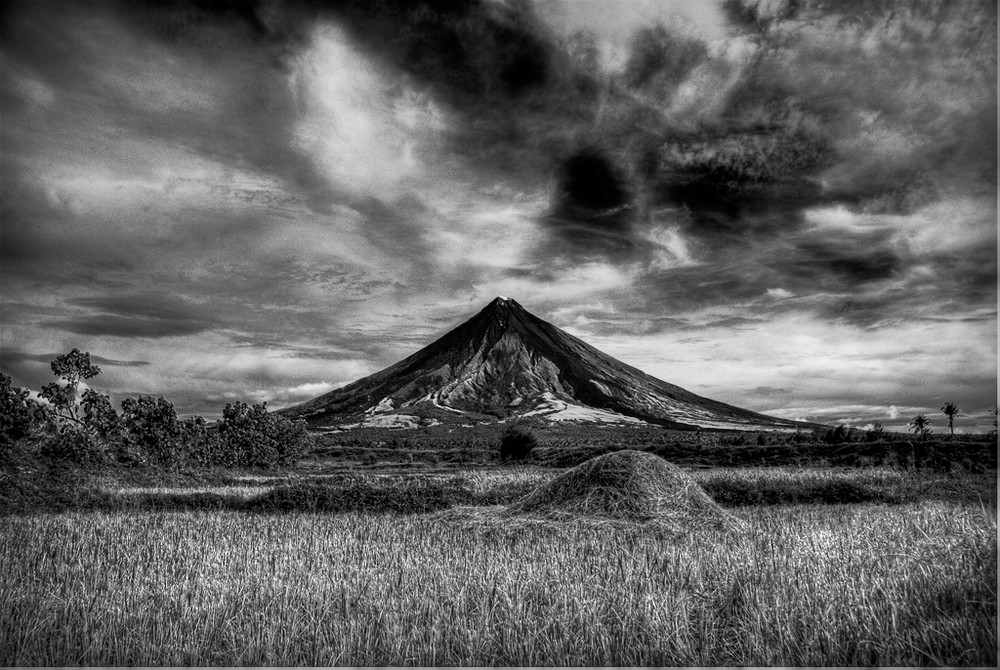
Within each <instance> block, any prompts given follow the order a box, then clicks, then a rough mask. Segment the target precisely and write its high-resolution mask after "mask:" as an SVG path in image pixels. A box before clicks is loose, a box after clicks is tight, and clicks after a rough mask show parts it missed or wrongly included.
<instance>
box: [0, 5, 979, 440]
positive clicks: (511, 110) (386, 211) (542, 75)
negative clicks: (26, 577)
mask: <svg viewBox="0 0 1000 670" xmlns="http://www.w3.org/2000/svg"><path fill="white" fill-rule="evenodd" d="M2 11H3V16H2V17H0V55H2V59H3V67H2V69H0V105H2V109H0V111H2V120H0V144H2V152H0V188H2V194H3V199H2V210H0V226H2V227H0V281H2V286H0V289H2V305H0V324H2V325H0V328H2V331H0V336H2V351H0V370H2V371H4V372H5V373H7V374H10V375H11V376H13V377H14V380H15V383H16V384H19V385H24V386H28V387H30V388H33V389H37V388H39V387H40V386H41V385H42V384H44V383H46V382H48V381H50V380H51V373H50V371H49V369H48V365H47V363H48V361H49V360H51V358H52V357H54V356H55V355H56V354H59V353H63V352H66V351H68V350H69V349H71V348H73V347H78V348H80V349H81V350H86V351H90V352H91V353H92V354H93V355H94V356H95V357H97V358H98V360H99V362H100V363H101V365H102V367H103V370H104V372H103V374H102V375H101V376H100V377H98V378H96V379H95V380H93V385H94V386H95V387H96V388H98V389H99V390H103V391H106V392H111V393H112V395H113V397H114V398H115V399H116V400H119V401H120V400H121V398H123V397H125V396H129V395H136V394H139V393H149V394H153V395H164V396H166V397H168V398H170V399H172V400H173V401H174V402H175V403H176V404H177V406H178V410H179V411H180V412H181V413H200V414H205V415H208V416H212V415H217V414H218V413H219V412H220V410H221V406H222V405H223V404H224V403H225V402H227V401H230V400H233V399H241V400H246V401H262V400H267V401H268V402H269V406H271V407H280V406H283V405H288V404H291V403H293V402H298V401H301V400H305V399H307V398H310V397H313V396H315V395H318V394H320V393H322V392H325V391H327V390H329V389H332V388H334V387H335V386H338V385H342V384H344V383H347V382H350V381H353V380H354V379H356V378H358V377H361V376H363V375H365V374H369V373H371V372H374V371H376V370H378V369H380V368H382V367H384V366H386V365H388V364H391V363H393V362H395V361H396V360H399V359H400V358H402V357H404V356H406V355H408V354H409V353H412V352H413V351H414V350H416V349H417V348H419V347H421V346H423V345H425V344H427V343H429V342H430V341H431V340H432V339H434V338H435V337H437V336H439V335H441V334H442V333H444V332H445V331H446V330H448V329H450V328H451V327H453V326H455V325H457V324H458V323H459V322H461V321H462V320H464V319H466V318H468V317H469V316H471V315H472V314H474V313H475V312H476V311H478V310H479V309H480V308H481V307H482V306H483V305H485V304H486V303H487V302H489V301H490V300H491V299H492V298H493V297H495V296H497V295H506V296H510V297H513V298H515V299H516V300H518V301H519V302H520V303H521V304H522V305H524V306H525V307H526V308H527V309H528V310H530V311H532V312H533V313H535V314H537V315H538V316H540V317H542V318H545V319H547V320H549V321H551V322H553V323H554V324H556V325H557V326H560V327H562V328H564V329H566V330H568V331H569V332H571V333H573V334H575V335H577V336H579V337H582V338H583V339H585V340H586V341H588V342H590V343H591V344H593V345H594V346H596V347H598V348H599V349H602V350H603V351H606V352H607V353H609V354H611V355H613V356H616V357H618V358H620V359H622V360H623V361H625V362H627V363H630V364H633V365H636V366H637V367H639V368H641V369H643V370H645V371H646V372H649V373H650V374H653V375H654V376H657V377H660V378H662V379H664V380H666V381H669V382H671V383H675V384H679V385H681V386H684V387H686V388H688V389H690V390H692V391H695V392H697V393H701V394H703V395H707V396H709V397H713V398H716V399H719V400H723V401H726V402H730V403H733V404H736V405H740V406H744V407H748V408H750V409H754V410H758V411H764V412H767V413H771V414H774V415H777V416H783V417H788V418H802V419H808V420H816V421H822V422H825V423H850V424H853V425H857V426H864V425H867V424H869V423H871V422H872V421H876V420H877V421H881V422H882V423H884V424H885V425H886V426H895V427H902V426H904V425H905V424H906V422H907V421H908V420H909V418H911V417H912V416H913V415H914V414H916V413H918V412H928V413H932V414H936V415H937V420H936V422H935V423H936V426H935V427H936V428H937V429H938V430H939V431H940V430H943V429H944V428H943V426H944V423H945V419H944V417H943V416H942V415H941V414H940V412H938V408H939V407H940V406H941V405H942V404H943V403H944V402H945V401H955V402H957V403H958V404H959V406H960V407H961V408H962V409H963V410H964V413H965V414H967V415H968V416H966V417H963V418H960V419H959V421H958V424H959V427H960V428H967V429H973V428H979V429H986V428H991V427H992V418H991V417H988V416H987V413H988V410H989V409H990V408H992V407H993V406H994V405H995V404H996V396H997V356H996V351H997V330H996V323H997V320H996V318H997V310H996V307H997V274H996V269H997V263H996V261H997V235H996V231H997V225H996V224H997V176H996V163H997V142H996V140H997V125H996V119H997V107H996V104H997V91H996V80H997V68H996V53H997V42H996V26H997V17H996V7H995V3H994V2H992V0H984V1H983V2H976V1H971V0H970V1H968V2H959V1H949V2H913V1H911V0H905V1H902V0H901V1H899V2H892V1H888V0H885V1H870V2H869V1H867V0H866V1H864V2H861V1H857V2H846V1H845V2H828V1H819V0H816V1H806V0H803V1H788V2H782V1H781V0H760V1H754V0H726V1H724V2H708V1H703V0H690V1H687V2H684V1H677V2H655V1H652V0H648V1H633V2H616V3H606V2H601V1H597V0H580V1H575V2H571V1H569V0H560V1H556V0H552V1H538V2H529V1H523V2H522V1H518V0H509V1H500V0H483V1H482V2H463V1H459V0H441V1H437V2H426V3H411V2H403V1H402V0H382V1H381V2H364V1H362V0H357V1H353V2H322V1H320V0H301V1H291V0H289V1H287V2H282V1H279V0H246V1H243V0H212V1H209V2H195V1H193V0H157V1H154V2H141V3H134V2H126V1H124V0H122V1H120V2H112V1H108V2H88V1H82V2H81V1H74V2H27V1H25V2H7V3H5V4H4V5H3V10H2Z"/></svg>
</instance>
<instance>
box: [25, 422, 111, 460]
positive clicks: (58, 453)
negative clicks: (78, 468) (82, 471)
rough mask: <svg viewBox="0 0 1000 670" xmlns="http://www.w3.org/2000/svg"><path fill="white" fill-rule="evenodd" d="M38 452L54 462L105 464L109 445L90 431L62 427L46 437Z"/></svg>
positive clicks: (71, 426)
mask: <svg viewBox="0 0 1000 670" xmlns="http://www.w3.org/2000/svg"><path fill="white" fill-rule="evenodd" d="M38 451H39V453H40V454H41V455H42V456H44V457H45V458H48V459H51V460H53V461H66V462H70V463H76V464H79V465H89V464H96V463H103V462H105V461H107V460H108V454H107V444H106V443H105V442H104V441H103V440H101V439H99V438H97V437H96V436H95V435H94V434H93V433H92V432H90V431H89V430H87V429H85V428H83V427H81V426H78V425H73V424H66V425H63V426H60V427H59V428H58V429H57V430H56V431H54V432H52V433H49V434H48V435H46V436H45V437H44V438H43V439H42V441H41V444H40V445H39V449H38Z"/></svg>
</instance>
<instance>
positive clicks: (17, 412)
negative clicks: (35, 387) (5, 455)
mask: <svg viewBox="0 0 1000 670" xmlns="http://www.w3.org/2000/svg"><path fill="white" fill-rule="evenodd" d="M28 395H29V393H28V390H27V389H21V388H18V387H16V386H14V385H13V384H12V382H11V378H10V377H8V376H7V375H5V374H3V373H0V451H4V452H6V451H7V450H8V449H10V447H12V446H13V444H14V443H15V442H17V441H18V440H20V439H22V438H25V437H27V436H28V435H30V434H31V431H32V428H34V426H35V423H36V416H37V414H38V412H39V411H40V410H41V405H39V404H38V403H36V402H34V401H33V400H29V399H28Z"/></svg>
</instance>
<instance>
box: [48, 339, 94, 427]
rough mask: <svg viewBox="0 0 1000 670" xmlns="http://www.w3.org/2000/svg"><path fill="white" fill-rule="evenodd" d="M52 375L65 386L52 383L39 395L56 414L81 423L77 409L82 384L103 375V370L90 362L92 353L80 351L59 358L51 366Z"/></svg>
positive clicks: (75, 350) (74, 350)
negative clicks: (77, 396) (86, 380)
mask: <svg viewBox="0 0 1000 670" xmlns="http://www.w3.org/2000/svg"><path fill="white" fill-rule="evenodd" d="M51 367H52V373H53V374H55V375H57V376H58V377H59V378H61V379H62V380H63V381H64V382H65V384H59V383H57V382H52V383H51V384H46V385H45V386H43V387H42V390H41V391H40V392H39V395H40V396H42V397H43V398H45V399H46V400H48V401H49V402H50V403H52V406H53V407H54V408H55V410H56V413H57V414H59V415H60V416H62V417H63V418H66V419H71V420H72V421H76V422H78V423H79V422H80V418H79V415H78V412H77V407H76V392H77V389H78V388H79V386H80V382H81V381H82V380H84V379H92V378H94V377H96V376H97V375H99V374H100V373H101V368H100V367H99V366H97V365H94V364H93V363H91V362H90V353H89V352H87V353H82V354H81V353H80V350H79V349H76V348H74V349H73V351H71V352H69V353H68V354H63V355H62V356H57V357H56V359H55V360H54V361H52V364H51Z"/></svg>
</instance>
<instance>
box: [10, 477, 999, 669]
mask: <svg viewBox="0 0 1000 670" xmlns="http://www.w3.org/2000/svg"><path fill="white" fill-rule="evenodd" d="M855 472H856V474H855V475H850V476H852V477H854V479H856V480H857V482H859V485H860V484H865V485H867V486H870V487H877V486H881V487H882V489H880V490H885V491H893V490H897V489H901V488H903V487H904V485H906V484H907V478H908V477H910V476H911V475H908V474H907V473H901V472H899V471H891V470H888V469H883V470H877V471H861V470H858V471H855ZM696 474H697V475H698V478H699V479H700V481H701V482H702V483H703V484H704V485H705V486H706V488H707V489H708V490H710V491H711V490H712V489H711V487H712V485H713V482H715V486H716V487H717V490H719V491H723V490H727V489H726V488H725V485H724V484H725V482H734V481H736V482H740V481H745V482H752V483H754V486H755V487H757V488H763V489H767V488H768V486H770V487H771V488H772V489H774V488H775V487H776V486H777V485H778V484H780V485H781V486H786V487H787V486H788V485H790V484H791V485H795V486H798V487H799V488H798V489H795V490H798V491H803V490H810V489H809V487H810V486H813V487H815V486H819V485H820V484H821V483H822V482H821V481H820V480H822V479H823V478H824V477H827V478H829V476H828V475H824V474H823V473H822V472H819V471H793V470H781V469H767V470H756V471H743V470H738V469H733V470H707V471H705V472H703V473H696ZM846 476H848V475H842V477H841V479H843V478H844V477H846ZM992 476H994V475H990V477H992ZM518 477H522V478H525V477H529V478H530V477H534V478H535V479H541V478H542V476H541V475H538V474H537V473H534V474H532V473H530V472H526V473H523V474H522V475H515V476H511V475H509V474H503V473H502V472H499V473H497V474H496V475H495V478H496V480H495V481H494V482H492V484H491V480H490V475H480V476H478V478H475V477H474V478H473V488H477V487H478V488H479V489H481V490H482V489H489V488H490V486H491V485H501V486H504V487H510V486H513V485H515V484H516V482H517V479H518ZM754 478H756V479H754ZM980 478H982V477H980ZM957 481H958V482H959V483H957V484H956V486H958V487H961V486H962V485H961V483H960V482H961V479H959V480H957ZM970 481H971V480H970ZM720 482H721V483H722V484H720ZM817 482H819V484H818V483H817ZM980 484H981V482H980ZM913 486H914V485H913V484H912V483H911V488H912V487H913ZM918 488H919V487H918ZM817 490H818V489H817ZM823 490H826V489H823ZM238 494H239V495H242V496H247V495H251V492H248V491H246V490H244V491H240V492H238ZM797 495H798V494H797ZM751 502H752V501H751ZM730 510H731V511H733V512H734V513H735V514H736V515H737V516H739V517H740V518H741V519H743V520H744V522H745V524H746V528H745V530H742V531H738V532H732V531H730V532H725V531H713V530H699V531H694V532H690V533H687V534H682V535H674V534H671V533H670V532H668V531H666V530H664V529H662V528H658V527H656V526H643V525H638V524H625V523H612V522H597V521H592V520H591V521H587V520H581V521H577V522H572V523H543V522H539V521H531V520H514V521H507V522H505V523H502V524H501V523H485V522H484V523H470V522H468V521H466V522H461V521H458V520H456V519H455V518H453V517H449V516H448V515H447V514H445V513H430V514H409V515H406V514H391V513H366V512H350V513H344V514H330V513H316V512H312V513H309V512H291V513H280V514H279V513H248V512H241V511H231V510H193V511H184V512H176V511H173V512H164V511H137V510H131V511H112V512H105V511H96V512H94V511H92V512H69V513H62V514H37V515H19V516H8V517H4V518H0V565H3V566H4V570H3V571H2V572H0V664H2V665H5V666H9V665H77V664H82V665H182V664H205V665H242V664H269V665H274V664H297V665H371V664H377V665H397V664H421V665H441V664H461V665H545V664H556V665H580V664H584V665H605V664H612V665H676V664H681V665H733V664H735V665H918V664H946V665H984V666H995V665H996V661H997V658H996V656H997V636H996V630H997V619H996V613H997V597H996V565H997V549H996V546H997V545H996V540H997V535H996V498H995V489H994V490H993V494H992V495H991V496H990V497H989V499H987V500H983V501H981V502H980V503H973V502H971V500H966V501H965V502H952V501H948V500H947V496H937V497H934V496H928V497H927V498H926V499H924V500H920V501H915V502H914V501H910V502H906V503H900V504H886V503H871V502H866V503H858V504H851V505H846V504H773V501H772V504H767V501H765V502H764V503H760V504H750V503H747V502H746V501H743V502H741V501H740V500H736V501H735V502H733V503H732V506H730Z"/></svg>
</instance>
